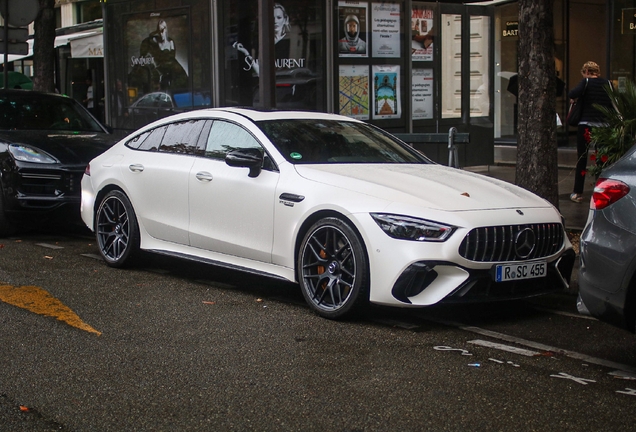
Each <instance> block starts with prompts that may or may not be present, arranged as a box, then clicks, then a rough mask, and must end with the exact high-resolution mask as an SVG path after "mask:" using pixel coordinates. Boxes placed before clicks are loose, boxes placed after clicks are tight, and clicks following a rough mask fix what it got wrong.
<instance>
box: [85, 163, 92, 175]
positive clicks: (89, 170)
mask: <svg viewBox="0 0 636 432" xmlns="http://www.w3.org/2000/svg"><path fill="white" fill-rule="evenodd" d="M84 174H86V175H87V176H90V175H91V164H88V165H86V169H85V170H84Z"/></svg>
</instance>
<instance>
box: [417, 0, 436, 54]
mask: <svg viewBox="0 0 636 432" xmlns="http://www.w3.org/2000/svg"><path fill="white" fill-rule="evenodd" d="M433 17H434V13H433V10H432V9H428V8H427V7H426V6H424V5H423V4H418V3H413V7H412V9H411V38H412V39H411V55H412V58H413V60H414V61H432V60H433V39H434V37H435V30H434V28H433Z"/></svg>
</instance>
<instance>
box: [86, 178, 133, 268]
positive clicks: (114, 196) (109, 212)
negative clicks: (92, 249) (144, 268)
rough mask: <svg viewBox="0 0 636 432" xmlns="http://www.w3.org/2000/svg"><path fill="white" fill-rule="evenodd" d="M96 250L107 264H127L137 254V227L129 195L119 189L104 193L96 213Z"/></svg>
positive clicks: (128, 264) (111, 265) (118, 265)
mask: <svg viewBox="0 0 636 432" xmlns="http://www.w3.org/2000/svg"><path fill="white" fill-rule="evenodd" d="M95 216H96V217H95V236H96V237H97V245H98V246H99V253H100V254H101V255H102V257H103V258H104V260H105V261H106V263H107V264H108V265H109V266H110V267H117V268H122V267H128V266H130V265H132V264H134V263H135V261H136V259H137V258H138V255H139V243H140V242H139V226H138V225H137V216H136V215H135V210H134V209H133V207H132V204H131V203H130V200H129V199H128V197H127V196H126V195H125V194H124V193H123V192H121V191H119V190H113V191H111V192H109V193H108V194H106V196H105V197H104V199H103V200H102V202H101V203H100V204H99V208H98V209H97V213H96V215H95Z"/></svg>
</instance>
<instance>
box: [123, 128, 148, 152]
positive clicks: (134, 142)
mask: <svg viewBox="0 0 636 432" xmlns="http://www.w3.org/2000/svg"><path fill="white" fill-rule="evenodd" d="M148 135H150V132H144V133H142V134H141V135H137V136H136V137H134V138H133V139H131V140H130V141H128V142H127V143H126V147H130V148H131V149H139V146H141V144H143V142H144V141H145V140H146V138H148Z"/></svg>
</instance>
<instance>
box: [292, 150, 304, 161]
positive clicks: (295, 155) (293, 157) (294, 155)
mask: <svg viewBox="0 0 636 432" xmlns="http://www.w3.org/2000/svg"><path fill="white" fill-rule="evenodd" d="M289 157H291V158H292V159H302V158H303V155H301V154H300V153H296V152H292V153H290V154H289Z"/></svg>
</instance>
